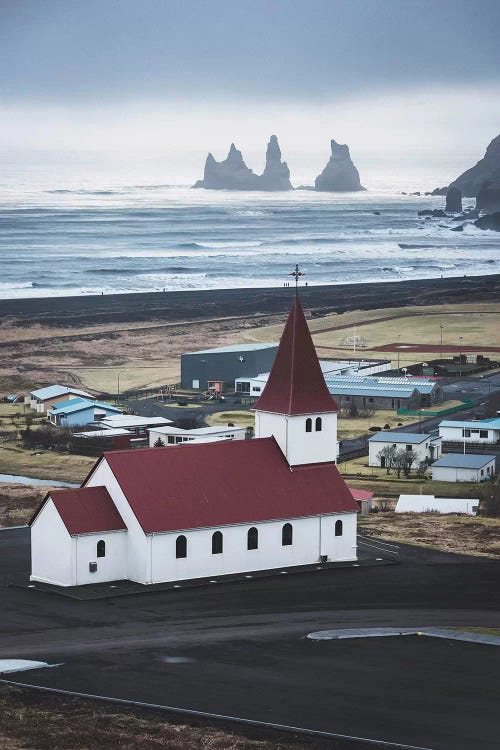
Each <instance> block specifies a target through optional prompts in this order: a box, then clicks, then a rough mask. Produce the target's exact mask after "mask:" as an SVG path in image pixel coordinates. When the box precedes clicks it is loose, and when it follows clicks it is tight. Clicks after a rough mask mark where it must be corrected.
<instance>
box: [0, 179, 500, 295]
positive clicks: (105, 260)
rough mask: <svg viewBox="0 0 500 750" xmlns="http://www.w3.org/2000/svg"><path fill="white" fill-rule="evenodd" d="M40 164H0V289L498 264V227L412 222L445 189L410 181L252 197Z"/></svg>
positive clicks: (253, 281)
mask: <svg viewBox="0 0 500 750" xmlns="http://www.w3.org/2000/svg"><path fill="white" fill-rule="evenodd" d="M42 167H43V165H42ZM42 167H40V168H38V169H29V168H26V167H23V169H18V168H16V167H15V166H12V165H10V166H9V168H7V169H3V170H2V172H1V173H0V298H4V299H5V298H7V299H8V298H20V297H45V296H66V295H88V294H114V293H129V292H130V293H133V292H154V291H163V290H168V291H169V290H192V289H224V288H235V287H241V288H244V287H245V288H248V287H272V286H283V285H284V284H286V283H288V282H289V281H290V277H289V274H290V272H291V271H293V269H294V267H295V264H297V263H298V264H299V266H300V268H301V269H302V271H303V272H304V273H305V276H304V279H303V283H306V282H307V284H308V285H311V286H312V285H316V284H339V283H344V282H349V283H357V282H366V281H399V280H403V279H424V278H439V277H441V276H443V277H444V276H446V277H452V276H457V277H458V276H465V275H467V276H470V275H484V274H494V273H499V272H500V234H498V233H495V232H490V231H481V230H479V229H477V228H475V227H474V226H472V225H468V226H466V227H465V229H464V231H463V232H454V231H452V228H453V227H455V226H456V223H454V222H452V221H451V220H450V219H448V218H446V219H443V218H433V219H424V218H421V217H419V216H418V212H419V211H420V210H422V209H428V208H443V207H444V198H443V197H431V196H424V195H420V196H419V195H409V194H406V195H404V194H403V193H410V192H415V191H417V190H419V188H420V187H421V182H422V181H421V180H419V179H417V178H415V179H413V180H409V179H408V178H406V179H405V180H401V179H399V180H398V179H397V177H396V178H394V179H392V178H387V177H385V178H384V179H383V180H382V179H378V180H377V179H376V178H372V179H371V180H368V181H367V182H366V181H365V184H366V187H367V188H368V189H367V190H366V192H360V193H346V194H340V193H338V194H327V193H315V192H312V191H308V190H295V191H292V192H286V193H285V192H283V193H281V192H279V193H257V192H229V191H212V190H194V189H192V188H191V187H190V186H189V184H180V183H179V184H173V183H172V184H171V183H169V182H168V181H167V180H165V181H164V182H159V181H158V180H147V179H146V180H145V179H142V180H137V178H136V177H135V175H134V174H128V173H124V174H119V175H115V176H107V175H106V174H102V173H98V174H97V173H96V174H93V173H92V174H90V175H89V173H88V172H86V173H85V175H84V176H82V175H81V174H80V173H79V171H78V169H75V168H73V169H65V170H62V171H58V170H56V169H54V170H52V169H46V168H42ZM452 176H453V175H452ZM447 177H448V179H450V175H447ZM439 179H441V182H439V181H437V180H439ZM445 183H446V180H445V179H444V174H443V175H442V176H436V178H435V179H434V180H433V181H431V180H429V179H428V180H427V185H426V186H425V187H426V188H427V189H429V188H430V186H431V185H433V186H435V185H436V184H438V185H439V184H445ZM464 203H465V205H466V206H467V205H470V206H472V205H473V200H472V199H468V200H465V202H464Z"/></svg>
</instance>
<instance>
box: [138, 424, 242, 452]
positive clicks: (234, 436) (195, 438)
mask: <svg viewBox="0 0 500 750" xmlns="http://www.w3.org/2000/svg"><path fill="white" fill-rule="evenodd" d="M245 433H246V428H245V427H225V426H220V427H194V428H193V429H192V430H183V429H181V428H180V427H171V426H170V425H168V426H167V427H150V429H149V447H150V448H153V447H154V445H155V443H157V442H158V440H161V441H162V443H163V444H164V445H165V446H169V445H179V443H195V442H196V443H205V442H214V441H215V440H244V439H245Z"/></svg>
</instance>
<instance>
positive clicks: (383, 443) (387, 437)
mask: <svg viewBox="0 0 500 750" xmlns="http://www.w3.org/2000/svg"><path fill="white" fill-rule="evenodd" d="M392 447H394V448H396V450H406V451H414V452H415V453H416V454H417V458H416V461H415V464H416V465H418V464H419V463H420V462H421V461H426V460H427V461H429V462H430V461H435V460H436V459H438V458H439V456H440V455H441V438H440V437H438V436H437V435H430V434H428V433H419V432H383V431H382V432H376V433H375V434H374V435H372V436H371V438H369V440H368V465H369V466H381V467H382V468H384V467H385V458H384V456H381V457H379V455H378V454H379V453H380V452H381V451H382V450H383V449H384V448H392Z"/></svg>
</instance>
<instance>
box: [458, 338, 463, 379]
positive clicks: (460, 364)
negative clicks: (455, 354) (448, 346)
mask: <svg viewBox="0 0 500 750" xmlns="http://www.w3.org/2000/svg"><path fill="white" fill-rule="evenodd" d="M458 339H459V341H460V347H459V348H460V352H459V368H458V376H459V377H460V378H461V377H462V340H463V336H459V337H458Z"/></svg>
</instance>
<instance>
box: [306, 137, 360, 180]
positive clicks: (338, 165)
mask: <svg viewBox="0 0 500 750" xmlns="http://www.w3.org/2000/svg"><path fill="white" fill-rule="evenodd" d="M330 146H331V156H330V159H329V161H328V164H327V165H326V167H325V168H324V170H323V171H322V172H321V174H320V175H318V176H317V177H316V180H315V182H314V187H315V190H317V191H319V192H332V193H337V192H339V193H340V192H351V191H355V190H365V188H364V187H363V186H362V184H361V182H360V180H359V172H358V170H357V169H356V167H355V166H354V164H353V162H352V160H351V155H350V154H349V146H346V145H342V144H340V143H337V142H336V141H334V140H333V139H332V140H331V141H330Z"/></svg>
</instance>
